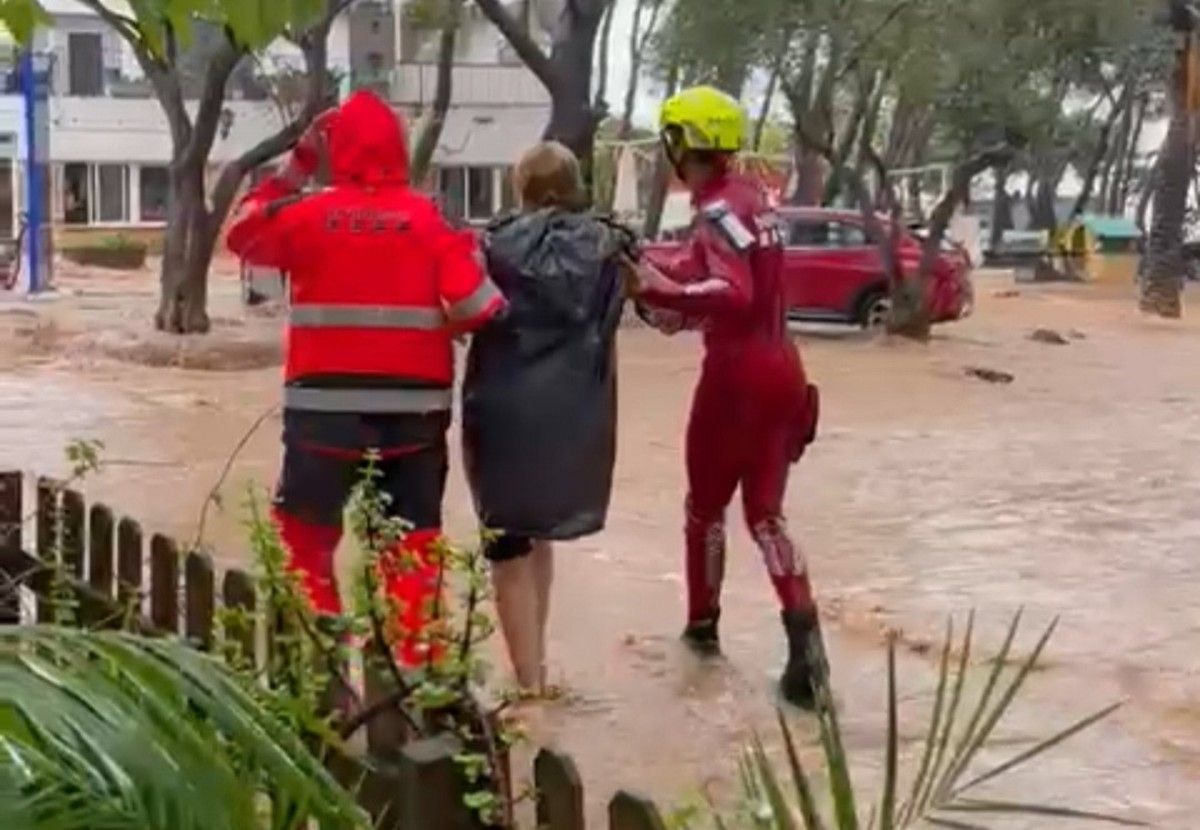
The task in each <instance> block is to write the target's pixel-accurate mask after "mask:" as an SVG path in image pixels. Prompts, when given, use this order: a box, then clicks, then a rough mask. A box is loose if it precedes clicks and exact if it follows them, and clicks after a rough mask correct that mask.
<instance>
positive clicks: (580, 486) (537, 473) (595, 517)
mask: <svg viewBox="0 0 1200 830" xmlns="http://www.w3.org/2000/svg"><path fill="white" fill-rule="evenodd" d="M631 244H632V237H631V236H630V235H629V233H628V232H627V231H625V230H624V229H621V228H620V227H618V226H616V225H613V224H610V223H608V222H606V221H603V220H600V219H597V218H595V217H593V216H591V215H589V214H586V213H578V212H570V211H565V210H557V209H548V210H541V211H538V212H536V213H529V214H523V215H519V216H515V217H510V218H507V219H502V220H499V221H497V222H496V223H494V224H493V225H492V226H491V227H489V229H488V233H487V236H486V238H485V241H484V252H485V254H486V257H487V267H488V272H489V274H490V275H491V278H492V280H493V281H494V282H495V283H496V285H497V286H498V287H499V288H500V291H501V292H502V293H503V294H504V296H505V297H506V298H507V300H508V303H509V308H508V312H507V314H505V315H504V316H503V317H502V318H501V319H498V320H496V321H494V322H493V323H491V324H490V325H488V326H487V327H485V328H484V329H483V330H482V331H480V332H479V333H477V334H476V335H475V337H474V339H473V341H472V343H471V347H470V351H469V353H468V356H467V369H466V377H465V379H464V382H463V448H464V452H463V455H464V459H465V466H466V470H467V478H468V480H469V482H470V485H471V490H472V494H473V496H474V500H475V508H476V512H477V515H478V517H479V521H480V523H481V524H482V525H483V527H485V528H487V529H489V530H494V531H502V532H504V533H505V534H507V535H510V536H523V537H529V538H533V539H552V540H566V539H576V538H579V537H581V536H585V535H588V534H591V533H595V532H597V531H599V530H601V529H602V528H603V527H604V522H605V519H606V516H607V513H608V504H609V498H610V495H611V491H612V478H613V464H614V462H615V460H616V420H617V363H616V334H617V329H618V327H619V325H620V320H621V310H622V303H623V297H622V282H621V272H620V268H619V266H618V255H619V254H620V252H621V251H623V250H625V249H627V248H628V247H629V246H630V245H631Z"/></svg>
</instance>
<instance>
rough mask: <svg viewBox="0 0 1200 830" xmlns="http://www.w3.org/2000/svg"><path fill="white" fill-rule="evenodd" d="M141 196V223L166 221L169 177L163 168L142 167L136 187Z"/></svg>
mask: <svg viewBox="0 0 1200 830" xmlns="http://www.w3.org/2000/svg"><path fill="white" fill-rule="evenodd" d="M138 193H139V195H140V196H141V203H142V206H141V217H140V218H141V220H142V221H143V222H165V221H167V200H168V194H169V193H170V184H169V176H168V173H167V168H165V167H143V168H142V170H141V182H140V184H139V186H138Z"/></svg>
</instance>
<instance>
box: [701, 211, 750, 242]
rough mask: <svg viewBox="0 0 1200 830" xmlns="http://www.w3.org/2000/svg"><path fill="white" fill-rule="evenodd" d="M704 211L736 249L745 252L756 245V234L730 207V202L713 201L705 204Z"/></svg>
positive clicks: (706, 216)
mask: <svg viewBox="0 0 1200 830" xmlns="http://www.w3.org/2000/svg"><path fill="white" fill-rule="evenodd" d="M702 212H703V213H704V217H705V218H706V219H708V221H710V222H712V223H713V224H714V225H716V226H717V228H718V229H720V231H721V233H722V234H724V236H725V238H726V239H727V240H729V244H730V245H732V246H733V249H734V250H735V251H737V252H738V253H745V252H746V251H748V250H750V249H751V248H753V247H754V243H755V241H756V239H755V236H754V234H753V233H751V232H750V229H749V228H747V227H746V225H745V224H744V223H743V222H742V220H741V219H739V218H738V217H737V215H736V214H735V213H734V212H733V211H732V210H731V209H730V207H729V203H728V202H726V201H724V200H723V199H722V200H719V201H716V202H712V203H710V204H707V205H705V206H704V208H703V211H702Z"/></svg>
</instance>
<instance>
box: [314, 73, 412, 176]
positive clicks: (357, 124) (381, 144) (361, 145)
mask: <svg viewBox="0 0 1200 830" xmlns="http://www.w3.org/2000/svg"><path fill="white" fill-rule="evenodd" d="M404 132H405V129H404V122H403V120H401V118H400V116H399V115H398V114H397V113H395V112H394V111H393V110H392V108H391V107H389V106H388V105H387V104H385V103H384V102H383V101H382V100H380V98H379V97H378V96H377V95H375V94H374V93H371V92H366V91H360V92H356V93H354V94H353V95H351V96H350V97H349V98H348V99H347V100H346V103H344V104H342V106H341V108H340V109H339V110H338V113H337V118H336V119H335V120H334V121H333V123H332V124H331V125H330V128H329V166H330V171H331V172H332V174H333V181H334V182H335V183H337V184H344V183H347V182H354V183H357V184H368V185H379V184H407V183H408V142H407V140H406V138H405V135H404Z"/></svg>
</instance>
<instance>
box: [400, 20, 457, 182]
mask: <svg viewBox="0 0 1200 830" xmlns="http://www.w3.org/2000/svg"><path fill="white" fill-rule="evenodd" d="M451 3H452V6H451V8H450V12H451V16H450V19H449V20H447V21H446V23H445V25H444V26H443V27H442V32H441V36H440V38H439V42H438V62H437V87H436V89H435V91H434V96H433V108H432V109H431V110H430V113H429V119H428V120H427V121H426V122H425V124H424V126H423V127H422V128H421V134H420V135H419V136H418V137H417V141H416V144H415V145H414V147H413V151H412V164H411V165H410V166H409V168H410V173H411V176H412V181H413V183H414V184H420V182H422V181H424V179H425V176H426V175H427V174H428V172H429V165H430V163H431V162H432V161H433V153H434V150H435V149H437V143H438V141H439V140H440V139H441V137H442V129H443V128H444V127H445V124H446V113H447V112H449V110H450V98H451V95H452V92H453V89H454V46H455V42H456V40H457V38H458V23H459V15H460V13H461V11H462V0H451Z"/></svg>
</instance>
